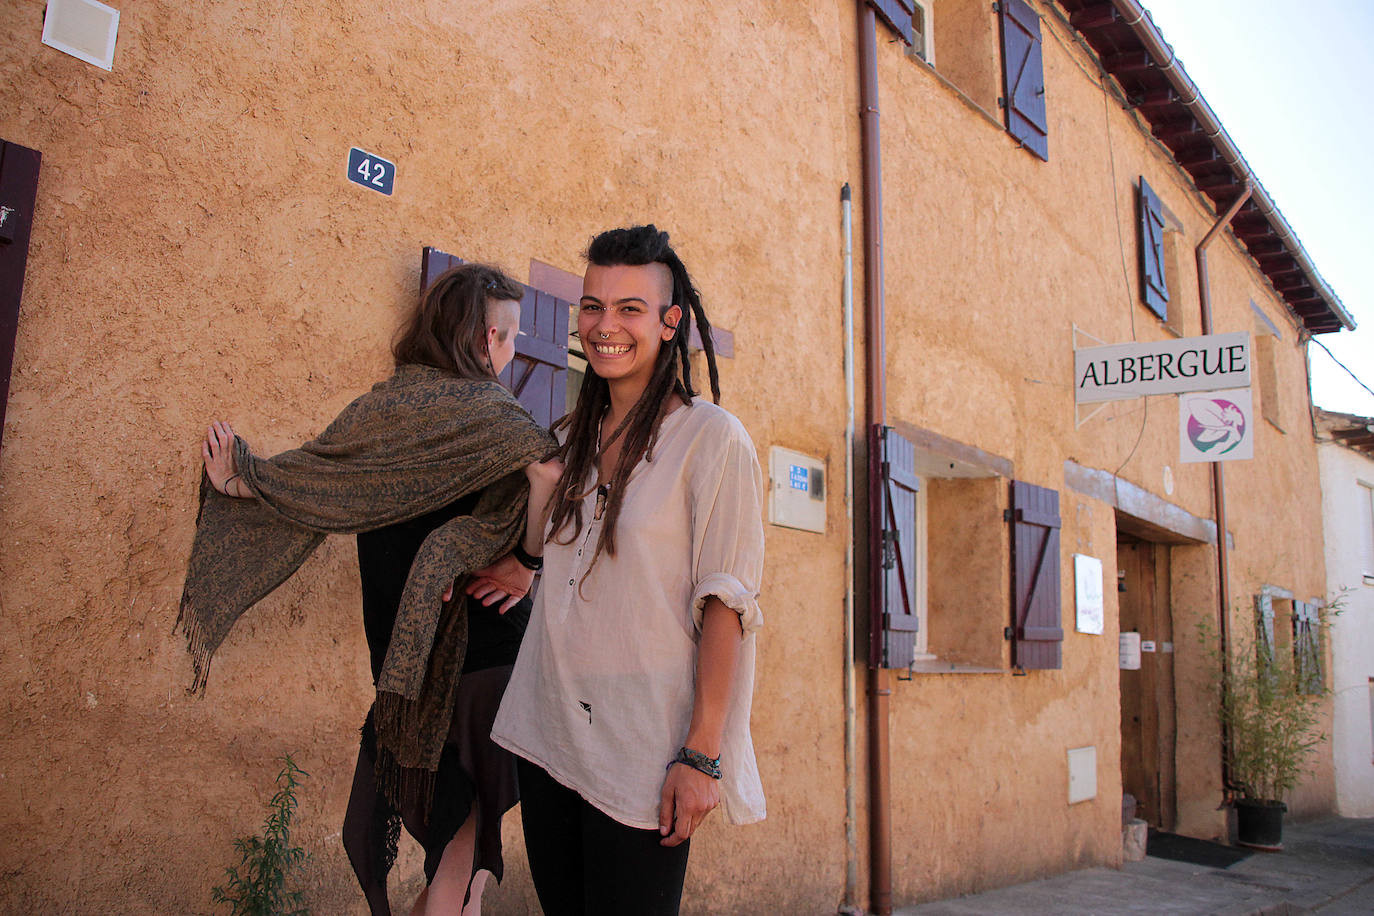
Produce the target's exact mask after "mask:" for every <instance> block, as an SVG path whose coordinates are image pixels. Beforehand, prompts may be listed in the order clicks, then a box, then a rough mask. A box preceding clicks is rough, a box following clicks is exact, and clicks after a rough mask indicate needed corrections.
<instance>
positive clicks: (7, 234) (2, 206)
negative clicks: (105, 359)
mask: <svg viewBox="0 0 1374 916" xmlns="http://www.w3.org/2000/svg"><path fill="white" fill-rule="evenodd" d="M41 160H42V156H41V155H40V154H39V153H38V151H37V150H31V149H28V148H27V147H23V146H20V145H19V144H17V143H9V142H7V141H5V140H0V433H3V431H4V427H5V404H6V402H8V401H9V396H10V373H11V371H12V369H13V366H14V339H15V337H16V335H17V334H18V333H19V300H20V299H21V298H22V297H23V294H24V268H25V266H26V265H27V263H28V258H29V233H30V230H32V228H33V207H34V202H35V201H36V200H37V195H38V167H39V163H40V161H41Z"/></svg>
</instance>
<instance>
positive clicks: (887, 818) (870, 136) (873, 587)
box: [858, 0, 892, 916]
mask: <svg viewBox="0 0 1374 916" xmlns="http://www.w3.org/2000/svg"><path fill="white" fill-rule="evenodd" d="M858 6H859V86H860V96H861V98H860V122H861V124H862V137H863V195H864V197H863V207H864V304H865V309H864V316H865V321H864V337H865V339H866V341H867V344H868V345H867V348H866V353H865V362H866V364H867V366H866V369H867V371H866V373H865V389H866V390H865V392H864V395H865V396H864V407H865V418H866V420H867V426H866V429H865V432H867V430H871V429H872V428H873V427H874V426H875V425H878V424H882V423H884V422H886V419H887V384H886V377H885V373H886V362H885V352H886V340H885V335H884V323H883V220H882V215H883V191H882V174H883V173H882V158H881V156H880V150H881V146H880V144H879V137H878V17H877V14H876V13H875V12H874V10H873V7H872V6H870V5H869V4H868V3H867V2H865V0H859V4H858ZM865 438H867V436H865ZM871 448H872V446H871V445H870V452H871ZM868 468H869V473H868V530H869V547H868V551H869V556H870V557H872V556H875V555H876V554H875V551H876V550H877V548H876V546H875V545H876V542H875V541H874V532H875V530H877V531H878V532H879V533H880V532H881V520H880V519H879V518H878V510H877V507H878V506H879V505H881V501H880V500H881V496H882V482H881V480H880V479H879V476H878V474H876V473H875V471H876V470H877V466H876V464H875V456H874V455H873V454H871V453H870V455H869V460H868ZM875 565H876V564H874V563H873V562H872V561H871V560H870V562H869V580H868V607H869V614H868V619H869V621H870V623H869V626H870V627H872V626H876V625H877V621H880V620H881V619H882V616H881V613H882V609H881V608H880V607H878V603H879V602H880V601H881V600H882V589H881V587H880V582H879V576H880V574H881V568H876V569H875ZM872 636H873V634H870V640H871V639H872ZM881 664H882V661H881V659H878V660H876V663H875V660H873V659H870V660H869V668H868V848H869V862H868V869H869V896H870V901H869V910H870V911H871V912H873V913H875V914H879V916H887V914H890V913H891V912H892V808H891V779H890V776H891V774H890V770H889V760H888V698H889V697H890V696H891V695H892V689H891V686H890V685H889V682H888V672H887V671H886V670H884V669H883V668H882V667H880V666H881Z"/></svg>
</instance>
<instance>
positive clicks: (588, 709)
mask: <svg viewBox="0 0 1374 916" xmlns="http://www.w3.org/2000/svg"><path fill="white" fill-rule="evenodd" d="M577 705H578V706H581V707H582V711H583V712H585V713H586V714H587V724H588V725H591V724H592V704H591V703H583V702H582V701H581V700H578V701H577Z"/></svg>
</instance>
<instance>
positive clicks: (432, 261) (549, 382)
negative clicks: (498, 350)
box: [420, 246, 570, 426]
mask: <svg viewBox="0 0 1374 916" xmlns="http://www.w3.org/2000/svg"><path fill="white" fill-rule="evenodd" d="M462 263H463V259H462V258H460V257H457V256H455V255H451V254H446V253H445V252H442V251H440V250H439V249H437V248H430V247H428V246H426V247H425V249H424V251H423V252H422V254H421V259H420V287H421V289H422V290H423V289H427V288H428V287H429V284H430V283H432V282H433V281H434V278H435V277H437V276H439V274H441V273H443V272H444V271H446V270H448V269H449V268H450V267H457V266H458V265H459V264H462ZM569 308H570V306H569V303H567V302H565V301H564V300H562V299H559V298H558V297H556V296H553V295H550V294H549V293H545V292H541V291H539V290H536V289H534V288H533V287H531V286H525V295H524V296H523V297H522V298H521V299H520V336H519V337H517V338H516V339H515V358H514V359H513V360H511V364H510V365H509V366H507V367H506V369H505V371H503V372H502V373H501V381H502V382H504V383H505V385H506V387H507V388H509V389H510V390H511V391H513V392H515V396H516V397H517V398H519V399H520V403H521V404H523V405H525V409H526V410H528V411H529V412H530V414H531V415H532V416H533V417H534V419H535V421H536V422H538V423H539V424H541V425H543V426H550V425H552V424H553V421H554V420H557V419H558V418H559V417H561V416H563V414H564V413H566V412H567V403H568V395H567V387H568V313H569Z"/></svg>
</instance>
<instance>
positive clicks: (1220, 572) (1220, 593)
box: [1196, 181, 1252, 789]
mask: <svg viewBox="0 0 1374 916" xmlns="http://www.w3.org/2000/svg"><path fill="white" fill-rule="evenodd" d="M1251 190H1252V186H1251V184H1250V182H1249V181H1247V182H1246V183H1245V190H1244V191H1242V192H1241V193H1240V196H1239V197H1237V198H1236V199H1235V202H1234V203H1232V204H1231V206H1230V207H1228V208H1227V210H1226V212H1225V213H1223V214H1222V215H1221V218H1220V219H1218V220H1217V221H1216V222H1215V223H1214V224H1213V225H1212V228H1211V229H1210V230H1209V231H1208V233H1207V234H1206V235H1204V236H1203V237H1202V241H1200V242H1198V243H1197V249H1196V255H1197V292H1198V301H1199V302H1200V303H1201V306H1202V333H1203V334H1211V333H1212V295H1211V284H1210V283H1209V282H1208V278H1207V246H1208V245H1210V244H1211V243H1212V240H1213V239H1215V238H1216V237H1217V236H1218V235H1220V234H1221V230H1222V229H1224V228H1225V227H1226V225H1227V224H1228V223H1230V222H1231V220H1232V219H1233V218H1234V217H1235V215H1236V211H1237V210H1239V209H1240V208H1241V207H1243V206H1245V202H1246V201H1247V200H1249V199H1250V193H1251ZM1212 506H1213V510H1214V513H1215V517H1216V523H1217V628H1218V636H1219V638H1220V640H1221V647H1220V648H1221V672H1222V684H1223V689H1225V686H1224V685H1225V682H1226V681H1225V678H1226V672H1227V669H1228V666H1229V663H1228V659H1227V652H1228V646H1229V645H1230V639H1229V631H1230V610H1229V609H1230V603H1231V597H1230V596H1231V579H1230V573H1229V572H1228V570H1227V553H1228V550H1227V546H1226V477H1225V475H1224V474H1223V472H1222V467H1221V462H1220V461H1213V462H1212ZM1230 743H1231V735H1230V732H1229V729H1227V727H1226V723H1225V722H1223V723H1222V726H1221V784H1222V787H1223V789H1226V788H1229V787H1230V785H1231V767H1230V764H1229V763H1228V762H1227V754H1226V750H1227V748H1228V747H1229V746H1230Z"/></svg>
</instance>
